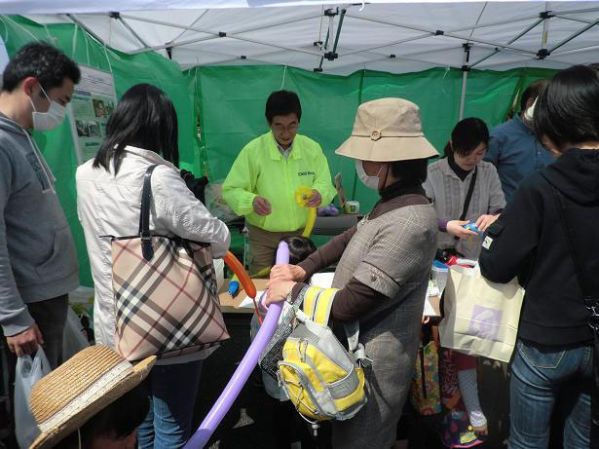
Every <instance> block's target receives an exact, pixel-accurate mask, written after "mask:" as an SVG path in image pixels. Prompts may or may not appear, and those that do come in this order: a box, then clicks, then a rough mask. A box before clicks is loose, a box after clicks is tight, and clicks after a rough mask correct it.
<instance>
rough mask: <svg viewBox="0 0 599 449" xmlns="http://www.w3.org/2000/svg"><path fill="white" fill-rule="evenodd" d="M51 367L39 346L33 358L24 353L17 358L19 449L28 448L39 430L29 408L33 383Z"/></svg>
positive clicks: (16, 398) (16, 388) (17, 431)
mask: <svg viewBox="0 0 599 449" xmlns="http://www.w3.org/2000/svg"><path fill="white" fill-rule="evenodd" d="M51 370H52V369H51V368H50V362H48V359H47V358H46V354H45V353H44V350H43V349H42V347H41V346H39V347H38V349H37V352H36V354H35V356H34V357H33V359H32V358H31V356H30V355H25V356H22V357H19V358H18V359H17V367H16V373H15V396H14V399H15V404H14V405H15V434H16V436H17V442H18V443H19V447H20V448H21V449H25V448H28V447H29V446H31V443H33V440H35V438H36V437H37V436H38V435H39V433H40V431H39V428H38V427H37V424H36V422H35V418H34V417H33V415H32V414H31V410H30V409H29V396H31V389H32V388H33V385H34V384H35V383H36V382H37V381H38V380H40V379H41V378H42V377H44V376H45V375H46V374H48V373H49V372H50V371H51Z"/></svg>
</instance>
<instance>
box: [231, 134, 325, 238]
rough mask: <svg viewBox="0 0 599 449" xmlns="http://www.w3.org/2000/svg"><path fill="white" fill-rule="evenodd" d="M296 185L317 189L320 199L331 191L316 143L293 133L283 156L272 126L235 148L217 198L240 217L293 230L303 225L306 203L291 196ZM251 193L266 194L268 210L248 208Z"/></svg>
mask: <svg viewBox="0 0 599 449" xmlns="http://www.w3.org/2000/svg"><path fill="white" fill-rule="evenodd" d="M300 187H309V188H311V189H315V190H317V191H318V192H319V193H320V195H321V196H322V205H327V204H329V203H330V202H331V200H332V199H333V198H334V197H335V194H336V191H335V188H334V187H333V185H332V183H331V174H330V172H329V164H328V163H327V159H326V157H325V155H324V154H323V152H322V148H320V145H319V144H318V143H316V142H315V141H314V140H312V139H310V138H308V137H306V136H302V135H299V134H298V135H296V136H295V139H294V140H293V147H292V150H291V153H290V154H289V157H288V158H287V159H285V158H284V157H283V156H282V155H281V152H280V151H279V149H278V147H277V143H276V141H275V138H274V136H273V134H272V132H270V131H269V132H267V133H266V134H263V135H261V136H260V137H257V138H255V139H254V140H252V141H251V142H249V143H248V144H247V145H246V146H245V147H244V148H243V149H242V150H241V152H240V153H239V156H237V159H236V160H235V162H234V163H233V166H232V167H231V171H230V172H229V174H228V175H227V179H225V182H224V184H223V198H224V200H225V201H226V202H227V204H228V205H229V206H230V207H231V209H233V211H235V213H236V214H238V215H244V216H245V217H246V222H247V223H249V224H251V225H253V226H256V227H258V228H261V229H264V230H266V231H270V232H289V231H296V230H298V229H301V228H303V227H304V226H305V225H306V218H307V216H308V209H307V208H305V207H301V206H299V205H298V204H297V202H296V200H295V192H296V191H297V190H298V188H300ZM256 196H262V197H264V198H266V199H267V200H268V201H269V202H270V205H271V213H270V215H266V216H260V215H257V214H256V213H255V212H254V209H253V206H252V203H253V201H254V198H255V197H256Z"/></svg>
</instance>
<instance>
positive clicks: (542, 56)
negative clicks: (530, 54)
mask: <svg viewBox="0 0 599 449" xmlns="http://www.w3.org/2000/svg"><path fill="white" fill-rule="evenodd" d="M550 54H551V52H550V51H549V50H547V49H546V48H541V49H540V50H539V51H538V52H537V59H540V60H543V59H545V58H546V57H547V56H549V55H550Z"/></svg>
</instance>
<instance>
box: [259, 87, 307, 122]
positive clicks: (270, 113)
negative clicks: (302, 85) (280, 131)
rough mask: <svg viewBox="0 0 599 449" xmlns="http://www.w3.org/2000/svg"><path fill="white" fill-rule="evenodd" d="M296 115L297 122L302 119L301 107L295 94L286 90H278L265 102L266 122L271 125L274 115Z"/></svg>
mask: <svg viewBox="0 0 599 449" xmlns="http://www.w3.org/2000/svg"><path fill="white" fill-rule="evenodd" d="M288 114H295V115H297V121H298V122H299V121H300V120H301V119H302V105H301V104H300V100H299V97H298V96H297V94H296V93H295V92H290V91H288V90H278V91H276V92H273V93H272V94H270V96H269V97H268V100H266V112H265V115H266V120H268V123H269V124H270V123H272V119H273V118H274V117H275V115H288Z"/></svg>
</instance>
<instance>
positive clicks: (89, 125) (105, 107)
mask: <svg viewBox="0 0 599 449" xmlns="http://www.w3.org/2000/svg"><path fill="white" fill-rule="evenodd" d="M79 68H80V69H81V81H79V84H77V85H76V86H75V92H74V93H73V99H72V100H71V103H70V105H69V107H70V109H71V113H70V114H69V115H70V117H71V129H72V130H73V141H74V142H75V151H76V152H77V159H78V161H79V164H82V163H84V162H85V161H87V160H89V159H91V158H93V157H94V156H95V155H96V153H97V151H98V149H99V148H100V145H101V144H102V141H103V140H104V137H105V136H106V122H107V121H108V117H110V114H112V111H113V110H114V107H115V105H116V102H117V100H116V92H115V90H114V79H113V78H112V74H110V73H109V72H104V71H101V70H97V69H92V68H90V67H85V66H79Z"/></svg>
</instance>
